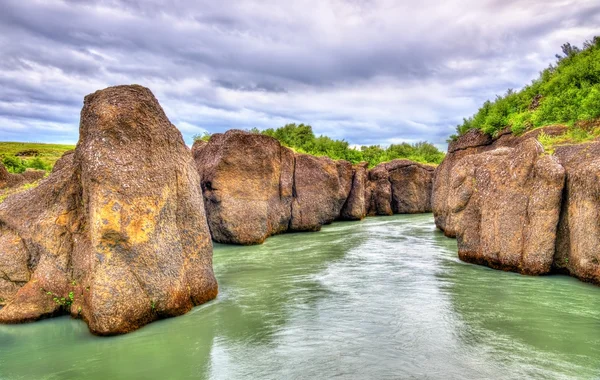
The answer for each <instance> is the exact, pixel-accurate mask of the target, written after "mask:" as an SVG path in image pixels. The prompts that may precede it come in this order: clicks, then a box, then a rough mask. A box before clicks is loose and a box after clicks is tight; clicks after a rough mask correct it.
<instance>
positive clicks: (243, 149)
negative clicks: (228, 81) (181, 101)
mask: <svg viewBox="0 0 600 380" xmlns="http://www.w3.org/2000/svg"><path fill="white" fill-rule="evenodd" d="M199 144H202V145H201V146H202V148H201V149H200V148H199V147H198V146H197V145H199ZM193 151H194V152H195V160H196V165H197V168H198V171H199V173H200V177H201V179H202V181H201V183H202V192H203V194H204V200H205V206H206V215H207V218H208V224H209V226H210V231H211V233H212V237H213V239H214V240H215V241H217V242H220V243H233V244H259V243H262V242H263V241H264V240H265V239H266V238H267V237H268V236H271V235H274V234H277V233H280V232H283V231H286V230H288V228H289V224H290V218H291V213H292V211H291V207H292V206H291V205H292V198H293V184H294V161H295V159H294V154H293V152H292V151H291V150H290V149H288V148H285V147H282V146H281V144H279V142H278V141H277V140H275V139H273V138H271V137H268V136H263V135H259V134H254V133H249V132H244V131H238V130H231V131H228V132H226V133H224V134H215V135H213V136H212V137H211V139H210V142H209V143H204V142H201V143H198V142H197V143H196V144H194V148H193Z"/></svg>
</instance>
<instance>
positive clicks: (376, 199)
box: [366, 160, 435, 215]
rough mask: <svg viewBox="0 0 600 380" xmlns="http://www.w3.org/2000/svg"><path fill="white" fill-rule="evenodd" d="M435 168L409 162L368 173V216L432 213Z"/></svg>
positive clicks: (385, 165)
mask: <svg viewBox="0 0 600 380" xmlns="http://www.w3.org/2000/svg"><path fill="white" fill-rule="evenodd" d="M434 169H435V168H434V167H433V166H430V165H423V164H419V163H416V162H413V161H409V160H393V161H390V162H385V163H382V164H379V165H377V166H375V167H374V168H373V169H371V171H370V172H369V182H370V183H369V186H368V188H367V190H366V192H367V198H368V200H367V204H368V214H369V215H392V214H417V213H426V212H431V189H432V181H433V173H434Z"/></svg>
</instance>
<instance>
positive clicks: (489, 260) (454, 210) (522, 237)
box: [436, 137, 565, 274]
mask: <svg viewBox="0 0 600 380" xmlns="http://www.w3.org/2000/svg"><path fill="white" fill-rule="evenodd" d="M508 145H510V146H508ZM445 174H446V175H448V177H447V181H448V182H447V183H445V184H444V185H443V187H444V191H445V194H444V195H445V196H446V197H447V198H446V206H445V207H447V210H445V212H446V214H445V215H444V217H445V218H446V225H445V227H446V228H448V226H449V223H448V220H449V221H451V231H452V234H453V235H456V237H457V240H458V251H459V252H458V253H459V257H460V258H461V259H462V260H464V261H468V262H472V263H477V264H482V265H487V266H490V267H492V268H496V269H503V270H510V271H515V272H520V273H524V274H545V273H549V272H550V270H551V267H552V261H553V256H554V251H555V247H554V243H555V240H556V228H557V224H558V219H559V213H560V203H561V194H562V188H563V183H564V177H565V173H564V168H563V167H562V166H561V165H560V163H559V162H558V160H557V159H556V157H553V156H549V155H545V154H544V151H543V148H542V147H541V145H540V144H539V143H538V142H537V140H535V139H534V138H531V137H526V138H522V139H520V140H519V141H511V143H510V144H507V145H504V146H502V145H501V146H496V147H494V149H490V150H484V151H480V152H477V151H475V152H471V154H468V155H466V156H464V157H462V158H461V159H460V160H458V161H457V162H454V163H453V167H452V170H451V171H450V172H449V173H445ZM438 175H439V172H438ZM438 180H439V178H438ZM438 183H439V182H438ZM436 196H440V194H437V195H436ZM446 232H448V231H446Z"/></svg>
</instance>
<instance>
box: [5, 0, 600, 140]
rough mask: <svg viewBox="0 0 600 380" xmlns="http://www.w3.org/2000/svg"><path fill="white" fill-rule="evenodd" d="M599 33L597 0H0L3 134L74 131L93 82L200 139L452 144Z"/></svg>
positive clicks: (72, 136)
mask: <svg viewBox="0 0 600 380" xmlns="http://www.w3.org/2000/svg"><path fill="white" fill-rule="evenodd" d="M167 3H170V4H169V5H166V4H167ZM594 35H600V2H599V1H598V0H589V1H588V0H577V1H567V0H539V1H533V0H532V1H529V0H518V1H517V0H463V1H458V0H445V1H438V0H435V1H433V0H419V1H412V0H411V1H400V0H301V1H292V0H290V1H281V0H253V1H250V0H236V1H233V0H231V1H230V0H220V1H214V0H208V1H195V0H171V1H169V2H165V1H160V0H98V1H92V0H86V1H84V0H69V1H61V0H0V140H3V141H6V140H9V141H35V142H71V143H74V142H76V141H77V138H78V123H79V112H80V110H81V106H82V101H83V97H84V96H85V95H86V94H88V93H91V92H93V91H95V90H98V89H101V88H105V87H107V86H111V85H116V84H130V83H138V84H141V85H144V86H147V87H149V88H150V89H151V90H152V91H153V92H154V94H155V95H156V96H157V98H158V99H159V101H160V102H161V104H162V106H163V108H164V109H165V111H166V113H167V115H168V116H169V118H170V119H171V121H172V122H173V123H174V124H175V125H177V126H178V127H179V129H180V130H181V131H182V133H183V135H184V137H185V138H186V141H187V142H188V143H189V142H191V141H192V136H193V135H195V134H201V133H202V132H203V131H210V132H220V131H225V130H227V129H230V128H241V129H247V128H252V127H258V128H260V129H264V128H270V127H278V126H281V125H284V124H286V123H292V122H295V123H301V122H303V123H309V124H311V125H312V126H313V128H314V130H315V132H316V133H317V134H326V135H328V136H331V137H334V138H344V139H346V140H347V141H349V142H350V143H351V144H382V145H387V144H390V143H395V142H401V141H407V142H416V141H420V140H428V141H431V142H434V143H436V144H439V146H440V147H443V146H444V142H445V140H446V138H447V136H448V135H449V134H451V133H452V132H453V131H454V127H455V125H456V124H457V123H459V121H460V120H462V118H463V117H465V116H469V115H471V114H473V113H474V112H475V111H476V110H477V108H478V106H479V105H480V104H481V103H482V102H483V101H484V100H485V99H488V98H493V97H494V96H495V95H496V94H500V93H503V92H505V91H506V89H507V88H515V89H516V88H520V87H522V86H523V85H524V84H526V83H529V82H530V81H531V79H533V78H535V77H536V76H537V73H538V72H539V71H540V70H541V69H543V68H545V67H547V66H548V64H550V63H551V62H553V61H554V54H556V53H558V52H559V51H560V45H561V44H562V43H564V42H567V41H570V42H572V43H574V44H576V45H578V46H580V45H581V44H582V42H583V41H584V40H586V39H590V38H591V37H592V36H594Z"/></svg>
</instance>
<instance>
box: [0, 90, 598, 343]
mask: <svg viewBox="0 0 600 380" xmlns="http://www.w3.org/2000/svg"><path fill="white" fill-rule="evenodd" d="M80 120H81V121H80V139H79V142H78V144H77V146H76V149H75V150H74V151H71V152H67V153H65V154H64V156H63V157H62V158H61V159H60V160H59V161H58V162H57V163H56V165H55V167H54V169H53V171H52V172H51V174H50V175H49V176H48V177H47V178H43V179H41V177H40V176H39V174H35V175H37V176H38V177H40V178H38V177H36V180H40V179H41V181H40V183H39V185H38V186H37V187H35V188H32V189H29V190H27V191H23V192H20V193H18V194H13V195H11V196H9V197H8V198H7V199H6V200H5V201H4V202H3V203H1V204H0V306H3V307H2V308H1V309H0V322H2V323H21V322H29V321H35V320H39V319H43V318H47V317H52V316H57V315H64V314H69V315H71V316H72V317H74V318H80V319H82V320H84V321H85V322H86V323H87V324H88V327H89V329H90V331H91V332H92V333H94V334H97V335H115V334H123V333H127V332H130V331H133V330H136V329H138V328H140V327H142V326H144V325H145V324H147V323H150V322H152V321H155V320H158V319H162V318H168V317H173V316H178V315H182V314H184V313H186V312H188V311H189V310H191V309H192V308H193V307H194V306H197V305H200V304H203V303H205V302H207V301H209V300H212V299H214V298H215V297H216V296H217V294H218V284H217V280H216V278H215V276H214V273H213V267H212V250H213V243H212V242H213V241H214V242H217V243H225V244H236V245H256V244H261V243H263V242H264V241H265V240H266V239H267V238H268V237H270V236H273V235H277V234H282V233H286V232H310V231H319V230H320V229H321V227H322V226H324V225H327V224H330V223H332V222H334V221H343V220H345V221H360V220H362V219H363V218H365V217H367V216H378V215H393V214H417V213H429V212H433V215H434V218H435V225H436V226H437V227H438V228H439V229H440V230H441V231H443V232H444V234H445V235H446V236H448V237H452V238H456V239H457V245H458V256H459V258H460V259H461V260H463V261H466V262H470V263H474V264H480V265H486V266H489V267H491V268H495V269H501V270H506V271H514V272H518V273H522V274H528V275H544V274H550V273H564V274H568V275H571V276H574V277H577V278H579V279H581V280H583V281H587V282H593V283H600V264H599V262H600V254H599V253H598V250H597V249H596V247H597V246H598V243H599V242H600V227H599V225H598V220H599V218H598V217H599V213H600V211H599V210H600V208H599V207H598V200H597V199H598V194H600V188H599V185H598V183H599V182H598V175H597V173H599V172H600V159H598V157H600V143H598V142H596V141H593V142H589V143H585V144H577V145H564V146H559V147H557V148H556V151H555V152H554V154H548V152H545V151H544V148H543V146H542V145H541V144H540V143H539V142H538V140H537V137H538V135H539V134H540V133H542V132H543V133H545V134H546V135H558V134H560V133H562V132H563V131H564V127H560V126H556V127H546V128H542V129H538V130H533V131H529V132H526V133H524V134H522V135H519V136H516V135H514V134H512V133H511V132H510V131H503V132H502V133H499V134H498V135H497V136H495V137H491V136H489V135H486V134H484V133H482V132H480V131H478V130H471V131H469V132H467V133H466V134H464V135H463V136H460V137H459V138H458V139H457V140H455V141H453V142H452V143H450V145H449V148H448V154H447V156H446V157H445V159H444V161H443V162H442V163H441V164H440V165H439V166H438V167H434V166H430V165H425V164H421V163H417V162H413V161H409V160H402V159H398V160H393V161H390V162H385V163H382V164H379V165H376V166H375V167H373V168H368V165H367V163H357V164H352V163H350V162H347V161H344V160H333V159H331V158H328V157H317V156H312V155H308V154H304V153H301V152H296V151H294V150H293V149H290V148H288V147H286V146H283V145H282V144H281V143H280V142H279V141H278V140H277V139H275V138H272V137H269V136H265V135H262V134H258V133H252V132H247V131H241V130H230V131H227V132H225V133H221V134H215V135H213V136H212V137H211V138H210V139H209V140H208V141H202V140H198V141H196V142H195V143H194V145H193V147H192V148H191V150H190V149H189V148H188V147H187V146H186V145H185V143H184V141H183V138H182V136H181V133H180V132H179V131H178V130H177V128H176V127H175V126H174V125H173V124H172V123H171V122H170V121H169V119H168V118H167V116H166V115H165V113H164V111H163V109H162V108H161V106H160V104H159V103H158V101H157V100H156V98H155V97H154V95H153V94H152V92H151V91H150V90H149V89H147V88H144V87H141V86H138V85H131V86H116V87H110V88H107V89H104V90H100V91H97V92H95V93H93V94H91V95H88V96H86V97H85V99H84V106H83V109H82V111H81V119H80ZM0 169H1V168H0ZM0 174H2V175H3V178H5V177H6V178H7V180H6V182H7V183H9V182H10V183H11V184H12V183H13V182H15V181H17V180H18V181H24V180H23V179H21V177H18V179H16V178H17V177H14V176H13V175H9V173H7V172H6V173H4V172H2V171H1V170H0ZM27 175H30V174H27ZM23 177H26V176H23ZM15 183H16V182H15ZM19 183H21V182H19Z"/></svg>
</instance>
